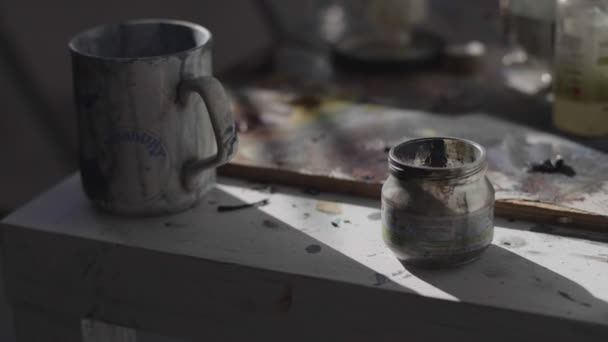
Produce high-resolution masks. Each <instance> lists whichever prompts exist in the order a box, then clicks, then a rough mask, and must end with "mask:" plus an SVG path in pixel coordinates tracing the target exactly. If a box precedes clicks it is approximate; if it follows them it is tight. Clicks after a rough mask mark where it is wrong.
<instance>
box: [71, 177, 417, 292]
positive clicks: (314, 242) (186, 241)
mask: <svg viewBox="0 0 608 342" xmlns="http://www.w3.org/2000/svg"><path fill="white" fill-rule="evenodd" d="M222 183H223V184H229V185H239V186H247V184H246V183H245V182H243V181H238V180H227V179H223V180H222ZM257 185H258V186H259V183H257ZM282 190H283V189H282ZM293 191H294V192H297V190H293ZM282 192H283V191H282ZM310 196H311V198H313V197H314V198H318V199H326V198H325V197H326V196H324V195H310ZM271 197H272V195H271V194H263V193H261V194H260V198H262V199H263V198H271ZM339 197H341V196H339ZM331 198H333V197H331ZM272 200H273V199H272V198H271V199H270V201H272ZM254 202H255V201H254ZM250 204H252V203H251V202H249V203H246V202H244V201H243V200H241V199H239V198H237V197H236V196H233V195H231V194H229V193H228V192H226V191H224V190H222V189H220V188H217V187H216V188H213V189H212V190H211V191H210V192H209V193H208V194H207V195H206V196H205V198H203V199H202V200H201V201H200V203H199V204H198V205H197V206H195V207H194V208H192V209H190V210H188V211H185V212H183V213H178V214H175V215H170V216H164V217H149V218H125V217H115V216H111V215H107V214H105V213H102V212H100V211H97V210H94V211H93V213H94V215H95V216H96V218H95V220H96V221H97V222H99V223H100V224H101V226H102V232H103V233H102V234H103V235H104V236H105V237H106V238H107V237H111V236H113V237H115V238H116V239H118V240H119V241H120V242H122V243H126V244H128V245H136V246H138V247H142V248H152V249H154V250H161V251H164V252H170V253H177V254H185V255H191V256H194V257H198V258H204V259H210V260H216V261H220V262H227V263H233V264H236V265H241V266H249V267H253V268H262V269H268V270H272V271H278V272H281V273H289V274H298V275H304V276H312V277H319V278H326V279H331V280H336V281H344V282H348V283H354V284H359V285H364V286H378V287H382V288H390V289H398V290H400V291H403V292H407V293H414V291H413V290H411V289H408V288H406V287H404V286H402V285H400V284H397V283H396V282H394V281H392V280H391V279H390V278H389V277H387V276H385V275H383V274H381V273H378V272H377V271H376V270H374V269H372V268H369V267H368V266H366V265H364V264H362V263H360V262H358V261H356V260H354V259H353V258H351V257H349V256H347V255H345V254H343V253H342V252H340V251H339V250H337V249H335V248H333V247H331V246H329V245H328V244H327V243H324V242H323V241H320V240H318V239H315V238H314V237H312V236H310V235H308V234H306V233H305V232H302V231H301V229H302V227H306V228H311V229H313V228H314V229H317V228H318V227H310V226H309V227H307V224H308V225H310V224H311V223H307V220H308V218H309V217H310V216H311V215H310V213H308V214H306V215H305V214H304V212H305V211H306V210H302V209H301V208H300V209H295V208H294V209H293V210H294V211H298V213H299V214H301V215H300V216H302V221H301V224H300V223H298V225H299V226H300V227H299V228H296V227H293V226H292V225H290V224H288V223H286V222H284V221H281V220H280V219H278V218H276V217H275V216H273V215H270V214H267V213H265V212H264V211H263V207H261V208H259V207H255V206H253V207H247V205H250ZM220 207H221V208H222V211H220V210H219V208H220ZM227 208H228V209H227ZM230 208H233V209H232V210H231V209H230ZM234 208H237V209H234ZM310 209H311V210H313V211H314V210H315V209H314V208H310ZM308 211H310V210H308ZM311 212H312V211H311ZM90 213H91V211H89V214H84V215H83V217H86V216H87V215H90ZM206 214H208V215H206ZM77 215H79V214H77ZM206 217H208V218H209V219H208V220H205V218H206ZM71 219H72V220H74V218H73V217H72V218H71ZM75 219H76V221H78V218H77V217H76V218H75ZM84 220H85V218H83V221H84ZM309 221H312V220H309ZM316 222H318V221H316ZM326 229H327V230H328V231H330V230H332V229H336V228H335V227H333V226H332V225H331V222H330V221H328V222H327V227H326ZM320 235H323V236H330V235H331V234H324V233H322V234H320ZM111 240H114V238H111ZM83 262H86V260H84V261H83ZM394 268H395V269H397V270H399V269H400V268H401V265H400V264H399V263H398V262H397V261H396V260H395V267H394Z"/></svg>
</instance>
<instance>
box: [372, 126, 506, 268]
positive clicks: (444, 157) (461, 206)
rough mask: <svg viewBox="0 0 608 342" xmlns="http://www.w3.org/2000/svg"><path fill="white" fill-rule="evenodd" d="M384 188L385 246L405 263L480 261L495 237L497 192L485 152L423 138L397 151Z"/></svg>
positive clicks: (473, 146) (392, 155) (471, 146)
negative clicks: (479, 258)
mask: <svg viewBox="0 0 608 342" xmlns="http://www.w3.org/2000/svg"><path fill="white" fill-rule="evenodd" d="M389 169H390V177H389V178H388V179H387V180H386V182H385V183H384V186H383V187H382V229H383V236H384V241H385V243H386V244H387V245H388V247H389V248H390V249H391V250H392V251H393V253H394V254H395V255H396V256H397V258H398V259H400V260H401V261H402V262H404V263H406V264H410V265H415V266H423V267H445V266H453V265H459V264H464V263H467V262H469V261H472V260H475V259H476V258H477V257H479V256H480V255H481V253H482V252H483V251H484V250H485V249H486V248H487V247H488V246H489V245H490V243H491V242H492V238H493V236H494V225H493V220H494V188H493V187H492V184H491V183H490V182H489V181H488V179H487V177H486V170H487V160H486V152H485V150H484V148H483V147H481V146H480V145H479V144H477V143H474V142H472V141H468V140H463V139H457V138H423V139H415V140H410V141H407V142H404V143H401V144H399V145H397V146H395V147H393V148H392V149H391V150H390V152H389Z"/></svg>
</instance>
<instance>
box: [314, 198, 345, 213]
mask: <svg viewBox="0 0 608 342" xmlns="http://www.w3.org/2000/svg"><path fill="white" fill-rule="evenodd" d="M316 209H317V210H318V211H320V212H322V213H326V214H332V215H338V214H342V207H341V206H340V204H338V203H336V202H329V201H318V202H317V206H316Z"/></svg>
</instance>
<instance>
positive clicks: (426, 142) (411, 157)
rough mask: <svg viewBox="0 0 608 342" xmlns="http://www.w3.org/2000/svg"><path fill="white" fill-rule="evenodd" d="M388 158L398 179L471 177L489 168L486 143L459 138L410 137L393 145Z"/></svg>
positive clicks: (392, 171) (391, 170)
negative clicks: (484, 146) (481, 143)
mask: <svg viewBox="0 0 608 342" xmlns="http://www.w3.org/2000/svg"><path fill="white" fill-rule="evenodd" d="M388 159H389V160H388V164H389V171H390V173H391V174H392V175H394V176H396V177H397V178H411V177H418V178H421V177H422V178H438V179H442V178H443V179H449V178H457V177H467V176H471V175H473V174H475V173H478V172H480V171H482V170H484V169H485V168H486V167H487V156H486V150H485V149H484V148H483V146H481V145H480V144H478V143H476V142H474V141H471V140H467V139H462V138H456V137H431V138H418V139H411V140H407V141H404V142H402V143H400V144H398V145H395V146H394V147H393V148H391V150H390V151H389V158H388Z"/></svg>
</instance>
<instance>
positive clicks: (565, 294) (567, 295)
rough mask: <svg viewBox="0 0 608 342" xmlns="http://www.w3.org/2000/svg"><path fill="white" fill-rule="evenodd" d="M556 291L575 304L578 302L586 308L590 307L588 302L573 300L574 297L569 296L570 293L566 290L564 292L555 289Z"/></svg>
mask: <svg viewBox="0 0 608 342" xmlns="http://www.w3.org/2000/svg"><path fill="white" fill-rule="evenodd" d="M557 293H558V294H559V295H560V296H562V297H563V298H564V299H567V300H569V301H571V302H574V303H576V304H580V305H582V306H584V307H586V308H589V307H591V304H589V303H584V302H579V301H577V300H575V299H574V298H572V296H570V295H569V294H568V293H567V292H564V291H557Z"/></svg>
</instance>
